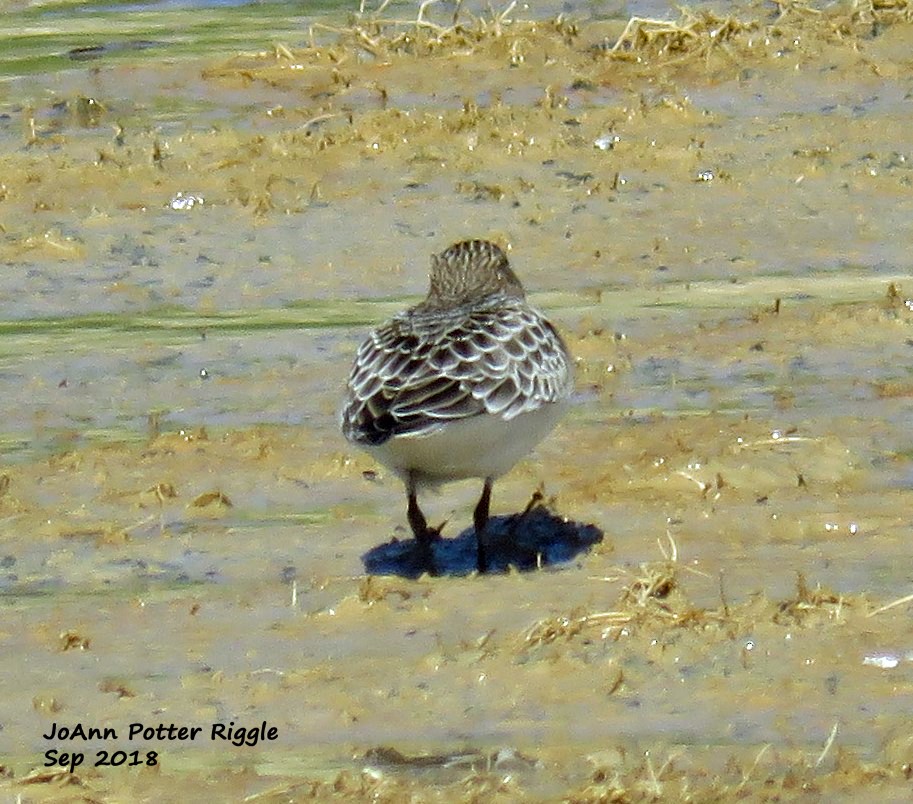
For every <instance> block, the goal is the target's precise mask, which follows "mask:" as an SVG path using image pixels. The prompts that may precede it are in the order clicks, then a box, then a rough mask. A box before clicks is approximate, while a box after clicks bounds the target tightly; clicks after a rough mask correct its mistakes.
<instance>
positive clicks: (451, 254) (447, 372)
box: [341, 240, 573, 573]
mask: <svg viewBox="0 0 913 804" xmlns="http://www.w3.org/2000/svg"><path fill="white" fill-rule="evenodd" d="M430 279H431V281H430V288H429V290H428V296H427V297H426V298H425V300H424V301H423V302H421V304H418V305H416V306H415V307H412V308H411V309H409V310H405V311H404V312H402V313H399V314H398V315H396V316H395V317H394V318H393V319H391V320H390V321H389V322H387V323H386V324H384V325H383V326H381V327H379V328H378V329H376V330H374V332H372V333H371V335H370V336H369V337H368V338H367V340H365V341H364V343H362V345H361V346H360V348H359V349H358V353H357V355H356V357H355V363H354V365H353V366H352V372H351V374H350V375H349V381H348V386H347V389H346V399H345V403H344V406H343V410H342V414H341V420H342V421H341V425H342V432H343V434H344V435H345V437H346V438H347V439H348V440H349V441H350V442H352V443H353V444H356V445H357V446H359V447H361V448H363V449H365V450H367V451H369V452H370V453H371V454H373V455H374V457H375V458H376V459H377V460H378V461H379V462H380V463H382V464H384V465H385V466H387V467H389V468H390V469H392V470H393V471H394V472H395V473H396V474H397V475H399V477H401V478H402V480H403V481H404V482H405V484H406V493H407V495H408V509H407V513H408V520H409V525H410V527H411V528H412V533H413V534H414V535H415V539H416V541H417V543H418V545H419V548H420V549H421V550H422V551H423V556H424V560H425V562H426V565H427V566H428V568H429V570H430V571H431V572H432V573H434V572H435V569H434V561H433V555H432V551H431V544H432V542H433V541H434V540H435V539H438V538H439V537H440V533H439V529H435V528H431V527H429V525H428V522H427V520H426V519H425V516H424V514H423V513H422V510H421V508H419V504H418V498H417V493H418V490H419V488H421V487H423V486H435V485H437V484H440V483H444V482H447V481H451V480H462V479H465V478H481V479H482V480H483V481H484V486H483V487H482V496H481V498H480V500H479V502H478V504H477V505H476V507H475V512H474V514H473V524H474V526H475V534H476V542H477V550H478V552H477V566H478V569H479V571H480V572H485V570H486V569H487V567H488V561H487V557H486V550H485V542H484V532H485V526H486V523H487V522H488V514H489V505H490V502H491V487H492V483H493V482H494V480H495V478H497V477H499V476H501V475H503V474H504V473H505V472H507V471H508V470H509V469H510V468H511V467H512V466H513V465H514V464H515V463H516V462H517V461H518V460H519V459H520V458H521V457H523V456H524V455H525V454H526V453H527V452H529V451H530V450H531V449H532V448H533V447H534V446H535V445H536V444H537V443H538V442H539V441H540V440H541V439H542V438H543V437H544V436H545V435H546V434H547V433H548V432H549V431H550V430H551V429H552V428H553V427H554V425H555V424H556V423H557V421H558V419H559V418H560V416H561V414H562V412H563V409H564V407H565V403H566V402H567V400H568V399H569V397H570V395H571V393H572V391H573V375H572V370H571V358H570V355H569V353H568V350H567V347H566V346H565V344H564V342H563V341H562V340H561V336H560V335H558V333H557V332H556V330H555V328H554V327H553V326H552V325H551V324H550V323H549V322H548V320H546V318H545V317H544V316H543V315H542V313H540V312H539V311H537V310H535V309H534V308H532V307H530V306H529V305H528V304H527V302H526V294H525V293H524V291H523V286H522V285H521V284H520V280H519V279H517V277H516V276H515V275H514V272H513V271H512V270H511V268H510V265H509V264H508V261H507V257H506V256H505V254H504V252H503V251H502V250H501V249H500V248H498V246H496V245H495V244H494V243H490V242H488V241H487V240H466V241H464V242H461V243H455V244H454V245H452V246H450V247H449V248H448V249H446V250H445V251H443V252H442V253H441V254H439V255H434V256H432V258H431V277H430Z"/></svg>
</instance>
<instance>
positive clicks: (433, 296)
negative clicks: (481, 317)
mask: <svg viewBox="0 0 913 804" xmlns="http://www.w3.org/2000/svg"><path fill="white" fill-rule="evenodd" d="M489 296H503V297H505V298H509V299H524V298H525V297H526V294H525V293H524V292H523V285H522V284H520V280H519V279H517V277H516V275H515V274H514V272H513V271H512V270H511V269H510V264H509V263H508V262H507V256H506V255H505V254H504V252H503V251H502V250H501V249H500V248H498V246H496V245H495V244H494V243H491V242H489V241H488V240H464V241H462V242H461V243H454V244H453V245H452V246H450V247H449V248H447V249H445V250H444V251H442V252H441V253H440V254H435V255H433V256H432V257H431V286H430V288H429V290H428V296H427V298H426V299H425V301H424V302H422V304H420V305H419V308H420V309H424V310H441V309H448V308H454V307H463V306H465V305H471V304H473V303H474V302H478V301H481V300H483V299H485V298H488V297H489Z"/></svg>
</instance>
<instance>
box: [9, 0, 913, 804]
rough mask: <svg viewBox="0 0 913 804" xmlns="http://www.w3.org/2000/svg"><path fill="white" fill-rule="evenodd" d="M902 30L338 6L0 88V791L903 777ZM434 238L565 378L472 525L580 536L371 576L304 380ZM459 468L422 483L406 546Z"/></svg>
mask: <svg viewBox="0 0 913 804" xmlns="http://www.w3.org/2000/svg"><path fill="white" fill-rule="evenodd" d="M909 12H910V10H909V9H908V8H907V6H906V5H905V4H903V3H895V4H892V5H890V6H887V5H885V4H876V5H875V6H871V5H869V6H865V4H858V5H857V6H854V7H853V8H850V7H846V8H843V9H841V10H831V11H829V12H827V13H822V12H820V11H818V10H814V9H809V8H807V7H805V6H786V5H783V6H781V7H780V12H779V18H778V14H777V13H774V14H771V10H770V8H766V7H765V8H762V7H744V8H742V9H741V10H740V12H739V15H738V19H734V18H733V19H726V18H720V17H716V16H714V15H711V14H704V15H698V16H694V17H690V18H686V19H684V20H683V21H682V22H681V23H680V24H678V25H677V26H665V27H662V26H658V25H654V24H650V23H644V24H642V25H640V26H639V27H634V28H631V29H629V31H628V35H627V38H625V39H623V40H622V45H621V46H620V47H618V48H617V49H616V50H612V45H613V43H615V42H616V41H618V38H619V36H620V35H621V33H622V28H623V27H624V25H623V24H618V23H595V22H594V23H588V24H585V25H580V26H574V25H571V24H570V23H567V22H562V23H557V24H556V23H535V24H534V23H522V22H516V21H515V22H512V23H511V22H509V21H507V20H500V21H498V20H492V19H487V20H485V21H475V22H473V21H468V22H467V23H466V25H465V26H463V27H460V28H448V27H447V26H446V24H445V23H444V22H443V21H442V20H437V23H440V25H441V26H443V27H440V28H437V27H424V28H418V29H417V28H416V27H415V26H406V25H387V24H380V23H371V22H369V21H363V22H362V23H360V24H359V25H357V26H353V27H352V28H350V29H348V30H344V31H341V32H323V33H321V36H322V37H323V38H322V39H321V40H320V42H318V43H317V44H316V45H315V46H314V47H313V48H306V47H302V48H300V49H296V48H294V47H286V46H284V45H283V46H281V47H277V48H276V49H275V50H274V51H271V52H268V53H263V54H250V55H245V56H239V57H231V58H229V57H226V59H225V60H223V61H219V62H216V63H211V62H207V63H206V64H205V65H203V64H198V63H195V62H188V61H182V62H179V63H175V64H171V65H167V64H166V65H154V66H153V65H150V64H148V63H147V64H138V65H125V64H122V63H121V64H117V65H112V66H106V65H105V64H104V63H103V62H102V63H101V64H96V65H94V66H92V67H90V68H87V69H86V70H84V71H82V70H80V71H74V72H71V73H64V74H55V75H51V76H47V77H44V78H41V79H31V80H30V82H28V83H26V82H15V81H14V82H9V83H8V84H7V85H6V88H5V95H4V104H5V109H6V114H7V115H8V116H7V117H5V118H3V125H2V127H0V182H2V184H0V215H2V218H0V222H2V230H0V231H2V239H0V262H2V265H3V272H2V277H0V308H2V314H3V318H4V321H3V323H2V324H0V376H2V378H3V395H4V399H5V402H6V403H7V404H6V406H5V407H7V408H8V415H6V416H5V417H4V421H3V423H2V424H0V430H2V433H0V440H2V441H0V443H2V445H3V447H4V457H3V463H2V464H0V605H2V607H3V614H4V616H3V620H2V624H0V646H2V649H0V667H2V669H0V674H2V677H3V678H4V679H5V683H4V693H5V694H4V695H3V696H2V698H0V727H2V728H0V745H2V754H0V757H2V759H0V761H2V763H3V764H2V766H0V771H2V775H3V779H2V780H0V790H2V791H3V794H4V795H5V796H8V797H9V798H10V800H21V801H23V802H27V801H71V800H87V801H143V800H148V801H171V800H173V801H179V800H180V801H187V800H204V799H205V800H212V801H216V800H234V801H237V800H242V799H243V800H248V801H277V802H278V801H288V800H306V799H312V798H314V799H319V800H324V799H340V800H364V799H371V800H374V801H402V800H411V801H432V800H435V801H454V800H465V801H517V800H530V801H539V800H569V801H647V800H673V801H675V800H689V801H730V800H747V801H766V800H777V801H794V800H795V801H818V800H827V801H853V800H859V798H860V796H863V795H865V796H867V797H874V798H875V799H877V800H879V801H907V800H909V797H910V795H911V792H913V791H911V785H913V736H911V733H910V711H911V705H913V645H911V641H913V640H911V630H910V606H911V603H910V601H909V599H906V598H907V596H908V595H910V593H911V591H913V590H911V580H913V579H911V572H910V561H909V538H910V527H911V515H910V511H911V504H910V503H911V491H910V490H911V485H913V464H911V455H913V439H911V435H910V433H911V428H910V416H911V405H910V399H911V397H913V382H911V358H913V351H911V346H913V301H911V300H910V299H911V296H913V280H910V279H909V275H910V268H911V259H910V250H909V243H910V240H911V226H913V202H911V198H913V196H911V190H910V186H911V173H910V168H911V164H913V162H911V161H910V160H911V159H913V154H911V153H910V151H909V142H910V139H909V130H910V122H911V114H913V106H911V98H913V70H911V69H910V68H911V66H913V60H911V58H910V55H909V54H910V53H911V52H913V26H911V24H910V20H909V17H910V13H909ZM435 19H437V18H435ZM625 43H627V44H625ZM139 82H141V83H142V86H144V87H145V88H146V89H145V90H144V92H143V93H137V92H136V90H135V87H136V86H138V85H139ZM80 98H82V99H83V100H80ZM86 98H91V99H92V103H87V101H86V100H85V99H86ZM61 101H63V103H61ZM188 109H192V110H193V112H192V113H191V112H188ZM179 193H180V194H181V196H178V194H179ZM188 196H193V197H195V198H196V199H199V200H197V201H195V202H194V203H193V204H189V203H188V202H187V198H188ZM467 236H484V237H491V238H494V239H497V240H498V241H499V242H501V243H502V244H503V245H504V246H505V247H510V249H511V259H512V261H513V263H514V267H515V269H516V271H517V273H518V274H519V275H520V276H521V278H522V279H523V281H524V283H525V284H526V285H527V287H528V288H529V289H531V290H532V291H533V299H534V301H535V302H536V303H537V304H538V305H539V306H541V307H543V308H545V309H547V310H548V311H549V312H550V314H551V315H552V317H553V318H554V320H556V322H558V323H559V325H560V327H561V329H562V331H563V332H564V334H565V335H566V337H567V339H568V342H569V344H570V345H571V348H572V351H573V352H574V355H575V358H576V360H577V370H578V384H579V388H580V391H581V401H580V404H579V405H577V406H575V407H574V409H573V410H572V412H571V413H570V415H569V416H568V417H567V419H566V421H565V422H564V423H563V424H562V425H561V426H560V428H559V429H558V431H556V433H555V434H554V435H553V436H551V437H550V438H549V439H548V440H547V441H546V442H545V443H544V444H543V445H542V446H541V447H540V448H539V449H538V450H537V452H536V453H535V455H533V456H531V457H530V459H529V460H527V461H524V462H523V463H522V464H521V465H520V466H518V467H517V468H516V469H515V470H514V471H513V472H512V473H511V474H510V475H509V476H508V477H506V478H504V479H503V481H502V482H500V483H499V484H498V485H497V486H496V488H495V497H494V503H493V507H494V512H495V513H497V514H501V515H505V514H510V513H514V512H518V511H522V510H523V508H524V507H525V506H526V504H527V501H528V500H529V499H530V496H531V495H532V494H533V492H534V491H535V490H536V489H537V488H539V487H540V485H541V486H542V488H543V489H544V494H545V496H546V498H547V499H548V500H549V505H550V507H551V508H552V509H553V510H555V511H557V512H558V513H559V514H561V515H563V516H566V517H569V518H570V519H572V520H574V521H576V522H580V523H593V524H594V525H596V526H597V527H598V528H600V529H601V530H602V531H603V532H604V538H603V539H602V541H601V542H598V543H596V544H594V545H593V546H592V547H591V548H590V549H588V550H586V551H584V552H581V553H580V554H578V555H577V556H576V557H575V558H574V559H573V560H572V561H570V562H568V563H563V564H558V565H550V566H545V567H543V568H541V569H531V570H529V571H517V570H514V571H510V572H506V573H503V574H500V573H499V574H490V575H485V576H477V575H462V574H460V572H458V571H457V569H458V568H455V569H454V571H453V572H449V573H444V574H443V575H442V576H441V577H436V578H429V577H421V578H418V579H410V578H407V577H399V576H397V575H395V574H394V575H386V576H381V575H373V576H372V575H368V574H367V573H366V571H365V564H364V559H363V556H365V555H366V554H369V552H370V551H372V550H376V549H377V548H378V547H379V546H382V545H385V544H387V543H388V542H390V540H391V539H393V538H397V539H405V538H406V537H407V533H406V530H405V529H404V524H405V516H404V507H405V505H404V499H403V494H402V489H401V487H400V485H399V484H398V482H397V481H396V479H395V478H393V477H389V476H387V475H386V474H385V473H384V472H382V471H380V470H379V468H378V467H376V466H375V465H373V464H372V463H371V461H370V459H368V458H367V457H366V456H363V455H360V454H356V453H354V452H352V451H350V450H349V449H348V448H347V446H346V445H345V443H344V442H343V441H342V439H341V436H340V435H339V434H338V432H337V429H336V423H335V410H336V407H337V405H338V402H339V393H340V387H341V385H342V383H343V380H344V377H345V374H346V372H347V370H348V362H349V361H350V359H351V357H352V354H353V351H354V348H355V345H356V344H357V342H358V341H359V339H360V338H361V337H363V335H364V332H365V331H366V329H367V327H368V326H369V325H370V324H372V323H374V322H376V321H379V320H381V319H382V318H384V317H386V316H387V315H389V314H390V313H391V312H393V311H395V310H396V309H399V308H400V307H402V306H404V305H405V304H406V303H408V301H409V299H410V298H412V297H414V296H416V295H417V294H420V293H422V292H423V288H424V284H425V281H426V279H425V273H426V266H427V259H428V255H429V254H430V253H431V252H432V251H437V250H439V249H441V248H443V247H444V246H446V245H447V244H448V243H449V242H450V241H451V240H453V239H457V238H462V237H467ZM477 493H478V489H477V487H476V485H474V484H471V483H467V484H458V485H455V486H452V487H447V488H446V489H445V490H444V491H443V493H442V494H440V495H438V496H436V497H430V498H429V500H428V504H427V507H428V510H429V513H430V516H431V518H432V519H433V520H435V521H440V520H444V519H446V520H447V525H446V527H445V531H444V533H445V535H446V536H449V537H457V536H458V535H459V534H460V532H461V531H463V530H464V528H466V527H467V526H468V524H469V521H470V514H471V506H472V504H473V501H474V496H475V495H476V494H477ZM229 722H233V723H234V724H235V726H236V727H244V728H247V729H251V730H253V729H256V728H257V727H259V726H261V724H264V723H265V724H266V725H265V727H264V732H266V731H268V730H269V729H270V728H275V729H276V739H274V740H268V739H264V737H265V734H259V733H258V734H256V735H255V733H254V732H253V731H250V732H248V734H247V736H248V738H249V741H250V742H252V741H253V737H254V736H258V741H257V744H256V745H249V744H248V745H240V746H236V745H234V744H232V743H231V742H229V741H226V740H223V739H220V738H218V737H217V738H216V739H211V728H212V725H213V724H218V723H221V724H228V723H229ZM136 723H139V724H143V726H144V728H145V727H151V728H153V730H154V729H155V728H156V727H158V726H159V725H160V724H161V725H164V726H165V727H166V730H167V727H168V726H169V725H171V724H174V725H175V726H176V727H178V728H179V727H181V726H186V727H188V728H190V727H200V728H201V729H202V730H201V732H200V733H199V735H198V737H197V738H196V739H195V740H192V741H191V740H189V739H183V740H181V739H177V738H175V739H171V740H169V739H168V738H167V735H152V734H151V733H150V736H149V737H148V738H144V737H143V735H142V734H140V735H139V737H138V738H135V739H133V740H130V739H128V730H129V728H130V725H131V724H136ZM54 724H56V725H57V727H58V728H59V727H61V726H63V727H66V728H72V727H75V726H76V724H82V726H83V727H84V728H85V729H88V728H90V727H95V728H98V729H105V728H112V729H114V731H115V732H116V735H117V736H116V738H115V737H114V736H111V735H109V736H108V737H106V738H92V739H90V740H88V741H83V740H82V739H76V740H72V741H71V740H60V739H56V738H53V737H52V738H50V739H46V738H45V737H44V736H43V735H46V734H49V733H50V731H51V730H52V729H53V728H54V727H55V726H54ZM50 749H55V750H57V751H58V752H64V751H65V752H67V753H68V754H72V753H74V752H76V753H82V754H84V755H85V760H84V762H83V764H82V765H81V766H79V767H76V768H75V769H74V771H73V772H72V773H71V772H69V769H68V766H67V767H64V768H61V767H59V766H54V767H45V766H44V763H45V752H46V751H48V750H50ZM97 751H107V752H108V755H109V756H113V752H115V751H123V752H125V753H124V754H123V761H124V765H123V766H120V767H106V766H102V767H92V765H93V764H94V762H95V761H96V758H97V754H96V752H97ZM132 752H137V753H136V754H133V753H132ZM149 752H155V756H150V754H149ZM57 756H58V757H59V754H58V755H57ZM70 761H71V760H70V759H68V760H67V762H70Z"/></svg>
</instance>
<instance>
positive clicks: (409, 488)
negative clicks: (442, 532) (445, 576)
mask: <svg viewBox="0 0 913 804" xmlns="http://www.w3.org/2000/svg"><path fill="white" fill-rule="evenodd" d="M406 494H407V495H408V496H409V508H408V510H407V512H406V516H407V518H408V519H409V527H410V528H412V535H413V536H415V541H417V542H418V548H419V551H420V552H421V554H422V559H423V560H424V562H425V565H426V566H427V568H428V573H429V574H430V575H437V570H436V569H435V567H434V554H433V553H432V551H431V543H432V542H433V541H434V540H435V539H437V538H438V536H439V534H438V532H437V531H436V530H434V529H433V528H429V527H428V520H427V519H425V515H424V514H423V513H422V509H421V508H419V507H418V497H417V495H416V487H415V477H414V476H413V475H409V479H408V480H407V481H406Z"/></svg>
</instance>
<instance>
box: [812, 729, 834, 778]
mask: <svg viewBox="0 0 913 804" xmlns="http://www.w3.org/2000/svg"><path fill="white" fill-rule="evenodd" d="M838 726H839V724H838V723H834V728H832V729H831V733H830V736H829V737H828V738H827V742H826V743H825V744H824V749H823V750H822V751H821V753H820V754H819V755H818V759H817V760H816V762H815V767H816V768H817V767H819V766H820V765H821V763H822V762H824V758H825V757H826V756H827V755H828V752H829V751H830V750H831V746H832V745H833V744H834V740H835V739H837V728H838Z"/></svg>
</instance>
